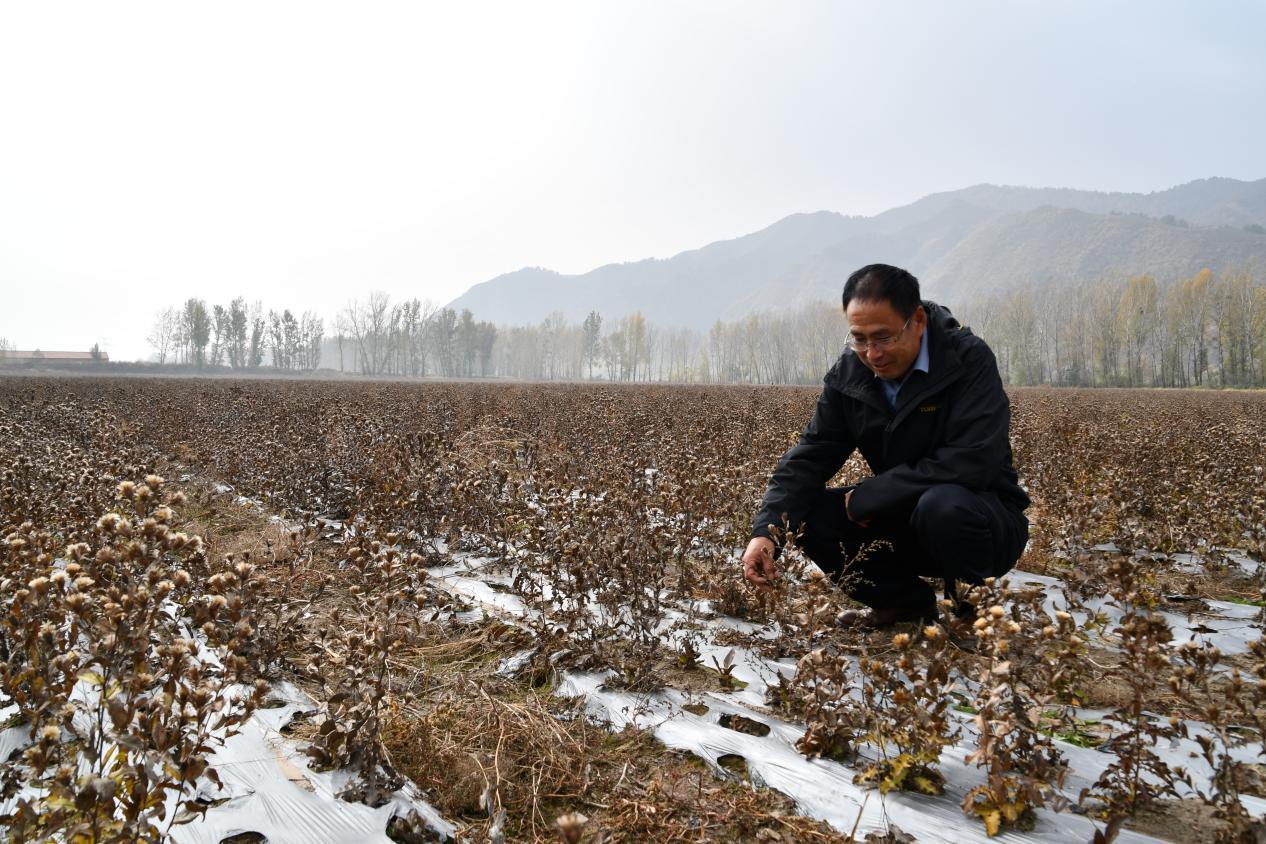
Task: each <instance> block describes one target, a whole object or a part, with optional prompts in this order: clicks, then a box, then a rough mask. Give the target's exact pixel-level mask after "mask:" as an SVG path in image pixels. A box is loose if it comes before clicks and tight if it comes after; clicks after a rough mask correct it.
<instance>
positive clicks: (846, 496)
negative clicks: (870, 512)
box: [844, 489, 870, 527]
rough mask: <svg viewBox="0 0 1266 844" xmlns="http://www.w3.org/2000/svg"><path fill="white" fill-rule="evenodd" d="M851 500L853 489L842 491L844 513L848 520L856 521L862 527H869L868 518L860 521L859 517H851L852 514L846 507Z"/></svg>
mask: <svg viewBox="0 0 1266 844" xmlns="http://www.w3.org/2000/svg"><path fill="white" fill-rule="evenodd" d="M852 500H853V490H851V489H850V490H849V491H848V492H846V493H844V515H846V516H848V520H849V521H850V522H856V523H857V524H859V525H861V526H862V527H870V519H866V520H865V521H862V520H860V519H854V518H853V514H852V513H851V512H850V511H849V509H848V505H849V503H850V502H852Z"/></svg>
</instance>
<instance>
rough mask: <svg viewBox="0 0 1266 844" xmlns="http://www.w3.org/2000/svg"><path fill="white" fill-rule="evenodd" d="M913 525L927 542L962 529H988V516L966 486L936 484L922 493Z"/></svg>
mask: <svg viewBox="0 0 1266 844" xmlns="http://www.w3.org/2000/svg"><path fill="white" fill-rule="evenodd" d="M910 524H911V526H912V527H913V528H914V530H915V532H916V533H918V534H919V536H920V538H922V539H923V540H925V542H935V541H936V540H937V539H938V538H940V539H948V538H950V537H952V536H954V535H956V534H958V533H960V532H962V531H963V530H969V531H970V530H980V529H982V528H983V529H985V530H988V526H989V519H988V517H987V516H986V515H985V514H984V513H982V512H981V508H980V501H979V499H978V497H977V496H976V494H975V493H974V492H972V491H971V490H969V489H967V487H964V486H959V485H958V484H937V485H936V486H933V487H929V488H928V490H927V491H926V492H924V493H923V495H921V496H919V500H918V502H917V503H916V504H915V505H914V511H913V512H912V513H911V514H910Z"/></svg>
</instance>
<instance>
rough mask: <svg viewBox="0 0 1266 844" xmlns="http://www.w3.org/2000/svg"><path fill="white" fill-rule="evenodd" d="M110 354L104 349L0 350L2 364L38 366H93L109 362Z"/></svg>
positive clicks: (0, 364) (0, 363) (0, 362)
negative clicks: (69, 350)
mask: <svg viewBox="0 0 1266 844" xmlns="http://www.w3.org/2000/svg"><path fill="white" fill-rule="evenodd" d="M109 360H110V356H109V355H108V354H107V353H105V352H102V351H99V350H98V351H92V352H44V351H40V350H39V349H36V350H35V351H31V352H26V351H20V350H15V351H4V350H0V366H15V365H22V364H25V365H28V366H38V365H39V364H41V363H49V364H55V365H56V366H59V367H61V366H91V365H93V364H97V363H108V362H109Z"/></svg>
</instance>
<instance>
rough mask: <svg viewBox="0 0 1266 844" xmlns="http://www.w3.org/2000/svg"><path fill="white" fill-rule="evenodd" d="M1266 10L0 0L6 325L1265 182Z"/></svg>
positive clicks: (89, 334) (99, 318) (337, 298)
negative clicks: (978, 193) (1213, 181)
mask: <svg viewBox="0 0 1266 844" xmlns="http://www.w3.org/2000/svg"><path fill="white" fill-rule="evenodd" d="M1263 43H1266V4H1264V3H1260V2H1256V0H1222V2H1197V0H1192V2H1189V3H1174V2H1164V0H1134V2H1125V1H1124V0H1122V1H1121V2H1109V3H1104V2H1102V0H1092V1H1091V2H1054V0H1052V2H1048V3H1038V2H1025V1H1024V0H999V1H998V2H974V1H973V0H962V2H953V3H950V2H941V1H940V0H926V2H901V3H891V4H887V3H883V4H881V3H875V2H871V1H870V0H867V2H843V0H840V2H784V1H782V0H770V2H766V3H748V2H733V1H732V0H730V1H729V2H716V3H704V2H691V3H681V2H630V3H620V4H617V3H614V2H577V3H549V2H522V0H516V2H509V3H479V2H454V3H451V4H443V5H442V4H440V3H420V2H410V3H399V4H394V3H377V2H361V3H351V2H347V3H339V4H334V3H316V2H310V0H304V2H294V3H281V2H264V0H253V2H248V3H232V2H218V3H203V4H192V3H180V2H170V0H168V1H167V2H156V3H125V2H117V3H101V2H88V3H53V2H26V0H0V291H2V293H0V337H7V338H9V339H10V340H11V341H13V342H15V343H16V344H17V346H18V348H34V347H37V346H38V347H40V348H43V349H46V350H47V349H61V348H69V349H86V348H87V347H88V346H90V345H91V344H92V343H93V342H100V343H101V344H102V346H103V347H104V348H105V349H106V350H107V351H109V352H110V354H111V355H112V356H113V357H114V358H116V359H129V358H138V357H143V356H145V355H147V354H148V349H147V347H146V344H145V340H144V338H145V335H146V334H147V332H148V330H149V327H150V325H151V323H152V321H153V316H154V314H155V312H156V311H157V310H159V309H160V308H162V307H164V306H167V305H176V304H179V303H180V302H181V301H183V300H184V299H185V298H186V297H188V296H194V295H196V296H200V297H203V298H206V299H208V300H209V301H211V302H227V301H228V300H229V299H231V298H232V297H234V296H236V295H245V296H247V297H248V298H250V299H258V300H261V301H262V302H263V303H264V306H265V307H269V306H275V307H290V308H292V309H293V310H296V311H302V310H306V309H312V310H315V311H317V312H319V313H321V314H323V315H325V316H326V317H327V318H328V317H330V316H332V315H333V314H334V312H335V311H336V310H337V309H338V308H339V307H340V306H341V305H342V304H343V303H344V302H346V300H347V299H348V298H349V297H351V296H357V295H359V296H363V295H364V294H365V293H367V292H368V291H369V290H371V289H380V290H385V291H387V292H388V293H390V294H391V295H392V296H393V298H408V297H413V296H417V297H419V298H430V299H432V300H435V301H436V302H438V303H441V304H442V303H444V302H447V301H449V300H450V299H452V298H453V297H455V296H457V295H458V294H460V293H461V292H462V291H463V290H465V289H466V288H467V287H469V286H470V285H472V284H475V283H477V282H480V281H484V280H487V279H488V278H491V277H493V276H495V275H498V274H500V273H503V272H508V271H511V270H514V269H518V268H519V267H522V266H546V267H549V268H552V269H556V270H560V271H563V272H583V271H585V270H588V269H592V268H593V267H595V266H598V265H600V264H603V263H608V262H612V261H624V260H637V259H640V258H645V257H651V256H655V257H667V256H669V255H672V254H674V253H676V252H678V251H681V250H683V249H689V248H694V247H697V246H701V245H703V244H705V243H707V242H710V241H713V240H718V239H724V238H730V237H735V236H738V235H741V234H745V233H747V232H750V231H754V230H756V229H759V228H763V227H764V226H766V225H768V224H770V223H772V222H774V221H775V220H777V219H779V218H781V217H783V216H785V215H787V214H789V213H793V212H797V211H814V210H818V209H823V208H825V209H831V210H836V211H841V212H844V213H864V214H873V213H877V212H879V211H882V210H884V209H886V208H889V207H892V206H895V205H900V204H905V203H907V202H911V201H913V200H915V199H917V198H919V197H920V196H923V195H925V194H927V193H931V192H934V191H938V190H949V189H954V188H959V187H964V186H967V185H970V184H975V183H978V182H994V183H1005V184H1021V185H1033V186H1038V185H1042V186H1062V187H1079V188H1088V189H1097V190H1128V191H1152V190H1160V189H1164V188H1166V187H1170V186H1172V185H1174V184H1178V183H1181V182H1185V181H1189V180H1191V179H1196V178H1203V177H1206V176H1215V175H1216V176H1231V177H1235V178H1241V179H1257V178H1261V177H1263V176H1266V163H1264V157H1263V150H1266V140H1264V139H1266V50H1264V49H1263V47H1262V45H1263Z"/></svg>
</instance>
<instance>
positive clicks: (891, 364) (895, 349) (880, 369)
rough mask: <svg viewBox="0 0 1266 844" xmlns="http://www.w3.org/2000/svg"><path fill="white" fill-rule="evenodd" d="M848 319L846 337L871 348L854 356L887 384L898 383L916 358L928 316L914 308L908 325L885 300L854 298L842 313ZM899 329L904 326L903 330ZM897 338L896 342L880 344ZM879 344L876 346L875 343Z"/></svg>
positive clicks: (919, 309) (921, 310) (921, 309)
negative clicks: (847, 334) (867, 342)
mask: <svg viewBox="0 0 1266 844" xmlns="http://www.w3.org/2000/svg"><path fill="white" fill-rule="evenodd" d="M844 315H845V316H846V317H847V318H848V331H849V335H850V336H851V337H852V339H853V340H854V341H855V342H860V341H870V345H869V346H868V347H867V348H866V349H865V350H864V351H859V352H857V357H858V358H859V359H860V360H861V362H862V363H864V364H866V367H867V368H868V369H870V371H871V372H873V373H875V374H876V375H878V376H879V377H880V378H886V379H888V380H889V381H899V380H901V379H902V378H904V377H905V375H906V373H907V372H909V371H910V368H911V367H912V366H914V359H915V358H917V357H918V356H919V343H920V342H921V341H922V339H923V332H924V330H925V329H926V328H927V321H928V320H927V314H926V313H925V312H924V310H923V308H916V309H915V311H914V316H912V317H911V318H910V324H909V325H908V326H906V318H905V317H903V316H902V315H901V314H899V313H897V311H896V309H895V308H893V307H892V304H891V303H890V302H888V301H887V300H885V299H872V300H861V299H854V300H852V301H851V302H849V303H848V310H847V311H845V312H844ZM902 326H906V327H905V329H904V330H902ZM893 337H896V338H897V339H896V342H893V343H886V342H883V341H885V340H887V339H890V338H893ZM877 340H878V341H880V342H879V344H878V345H876V344H875V342H874V341H877Z"/></svg>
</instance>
